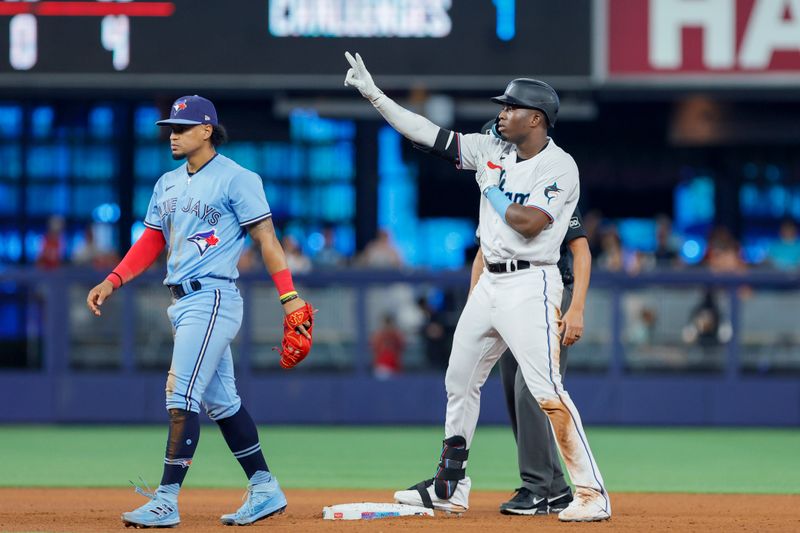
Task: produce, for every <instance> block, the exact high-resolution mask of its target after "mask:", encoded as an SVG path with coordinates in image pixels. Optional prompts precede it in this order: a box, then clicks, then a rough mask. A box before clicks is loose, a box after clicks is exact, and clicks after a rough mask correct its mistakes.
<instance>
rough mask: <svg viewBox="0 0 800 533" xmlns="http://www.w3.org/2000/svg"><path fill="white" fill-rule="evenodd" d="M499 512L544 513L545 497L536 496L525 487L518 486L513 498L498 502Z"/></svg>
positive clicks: (545, 510)
mask: <svg viewBox="0 0 800 533" xmlns="http://www.w3.org/2000/svg"><path fill="white" fill-rule="evenodd" d="M500 512H501V513H503V514H515V515H546V514H547V498H543V497H541V496H537V495H535V494H534V493H533V492H531V491H530V490H528V489H526V488H525V487H520V488H518V489H517V492H516V493H515V494H514V497H513V498H511V499H510V500H508V501H507V502H504V503H501V504H500Z"/></svg>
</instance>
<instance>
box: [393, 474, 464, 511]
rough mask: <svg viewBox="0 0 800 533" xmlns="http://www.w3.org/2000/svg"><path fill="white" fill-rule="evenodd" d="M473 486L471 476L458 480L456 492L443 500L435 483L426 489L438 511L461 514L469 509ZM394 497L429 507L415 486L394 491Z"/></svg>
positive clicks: (403, 501)
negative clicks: (437, 491) (470, 491)
mask: <svg viewBox="0 0 800 533" xmlns="http://www.w3.org/2000/svg"><path fill="white" fill-rule="evenodd" d="M471 486H472V481H471V480H470V478H469V477H465V478H464V479H462V480H461V481H459V482H458V486H457V487H456V491H455V493H453V495H452V496H451V497H450V498H449V499H447V500H443V499H441V498H439V496H437V495H436V489H435V488H434V485H433V483H431V484H430V485H428V487H427V488H426V489H423V490H426V491H427V493H428V495H429V496H430V499H431V504H432V505H433V508H434V509H435V510H437V511H446V512H448V513H456V514H461V513H464V512H466V510H467V509H469V489H470V487H471ZM394 499H395V501H397V503H404V504H406V505H418V506H420V507H428V506H427V505H425V502H424V501H423V500H422V496H421V495H420V493H419V491H418V490H417V489H416V488H415V487H411V488H410V489H408V490H398V491H397V492H395V493H394Z"/></svg>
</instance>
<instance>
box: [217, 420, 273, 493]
mask: <svg viewBox="0 0 800 533" xmlns="http://www.w3.org/2000/svg"><path fill="white" fill-rule="evenodd" d="M217 424H218V425H219V429H220V430H221V431H222V436H223V437H225V442H227V443H228V448H230V449H231V451H232V452H233V456H234V457H236V459H237V460H238V461H239V464H240V465H242V469H243V470H244V473H245V474H246V475H247V479H251V480H252V478H253V476H254V475H255V473H256V472H258V471H262V472H269V468H268V467H267V461H266V460H265V459H264V454H263V453H262V452H261V444H259V442H258V430H257V429H256V424H255V422H253V419H252V417H251V416H250V413H248V412H247V410H246V409H245V408H244V405H243V406H241V407H240V408H239V410H238V411H236V414H235V415H233V416H230V417H228V418H223V419H221V420H217Z"/></svg>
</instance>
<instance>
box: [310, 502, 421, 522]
mask: <svg viewBox="0 0 800 533" xmlns="http://www.w3.org/2000/svg"><path fill="white" fill-rule="evenodd" d="M395 516H433V509H427V508H425V507H418V506H416V505H405V504H402V503H368V502H364V503H341V504H339V505H332V506H330V507H323V508H322V518H323V519H325V520H374V519H376V518H392V517H395Z"/></svg>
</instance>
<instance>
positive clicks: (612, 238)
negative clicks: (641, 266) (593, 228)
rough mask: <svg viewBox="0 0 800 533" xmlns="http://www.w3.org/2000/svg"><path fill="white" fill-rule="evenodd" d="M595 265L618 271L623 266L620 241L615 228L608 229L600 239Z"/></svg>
mask: <svg viewBox="0 0 800 533" xmlns="http://www.w3.org/2000/svg"><path fill="white" fill-rule="evenodd" d="M597 265H598V266H599V267H600V268H601V269H603V270H608V271H610V272H620V271H622V270H623V267H624V266H625V260H624V257H623V253H622V241H621V240H620V238H619V234H618V233H617V230H616V228H612V229H608V230H606V231H605V232H604V233H603V236H602V238H601V239H600V254H599V255H598V257H597Z"/></svg>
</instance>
